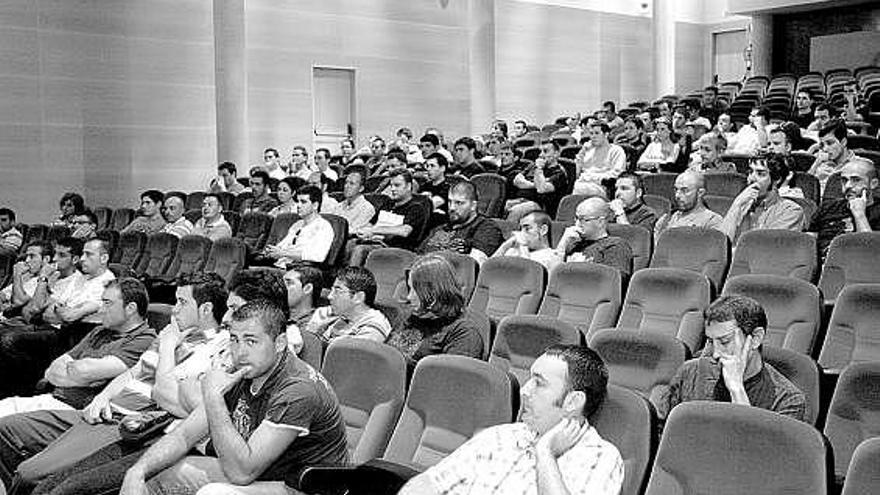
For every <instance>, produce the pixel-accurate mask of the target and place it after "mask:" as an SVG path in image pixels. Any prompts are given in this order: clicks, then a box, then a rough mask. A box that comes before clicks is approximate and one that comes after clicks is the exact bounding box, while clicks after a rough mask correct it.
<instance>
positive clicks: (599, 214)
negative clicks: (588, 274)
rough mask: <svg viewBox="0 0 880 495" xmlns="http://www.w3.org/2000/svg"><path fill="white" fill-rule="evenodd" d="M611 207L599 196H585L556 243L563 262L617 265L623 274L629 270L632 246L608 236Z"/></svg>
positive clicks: (618, 238) (630, 267) (628, 272)
mask: <svg viewBox="0 0 880 495" xmlns="http://www.w3.org/2000/svg"><path fill="white" fill-rule="evenodd" d="M609 213H610V209H609V208H608V203H606V202H605V200H604V199H602V198H587V199H585V200H583V201H582V202H581V203H580V204H579V205H578V206H577V208H576V209H575V224H574V225H572V226H570V227H566V229H565V231H564V232H563V233H562V237H561V238H560V239H559V244H558V245H557V246H556V253H557V254H558V255H559V257H560V258H561V259H564V260H565V261H589V262H593V263H599V264H602V265H607V266H610V267H612V268H616V269H617V270H618V271H619V272H620V273H621V275H623V276H624V277H626V276H628V275H629V274H630V273H632V248H630V246H629V244H628V243H627V242H626V241H625V240H623V239H621V238H620V237H615V236H612V235H608V229H607V226H606V225H607V221H608V220H607V219H608V214H609Z"/></svg>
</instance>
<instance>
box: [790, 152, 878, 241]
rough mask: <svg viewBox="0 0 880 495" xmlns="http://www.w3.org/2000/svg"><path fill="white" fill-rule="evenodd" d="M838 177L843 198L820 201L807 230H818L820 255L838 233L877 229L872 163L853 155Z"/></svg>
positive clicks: (874, 174)
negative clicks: (820, 203)
mask: <svg viewBox="0 0 880 495" xmlns="http://www.w3.org/2000/svg"><path fill="white" fill-rule="evenodd" d="M840 177H841V179H842V188H843V196H844V197H842V198H839V199H832V200H828V201H823V202H822V205H821V206H820V207H819V210H818V211H817V212H816V215H815V216H814V217H813V221H812V223H811V224H810V227H809V228H808V229H807V230H808V231H810V232H816V233H818V245H819V254H820V256H821V257H822V258H824V257H825V254H826V252H827V251H828V246H829V245H830V244H831V241H832V240H833V239H834V238H835V237H837V236H838V235H840V234H844V233H846V232H871V231H877V230H880V204H878V203H876V202H875V201H874V191H875V190H876V189H877V186H878V185H880V181H878V179H877V169H876V168H875V167H874V164H873V163H871V161H870V160H867V159H864V158H859V157H853V158H852V159H850V160H849V161H848V162H846V164H845V165H844V166H843V169H842V170H841V172H840Z"/></svg>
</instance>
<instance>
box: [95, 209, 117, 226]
mask: <svg viewBox="0 0 880 495" xmlns="http://www.w3.org/2000/svg"><path fill="white" fill-rule="evenodd" d="M92 211H93V212H94V213H95V218H97V219H98V225H97V226H96V227H95V229H97V230H103V229H106V228H107V227H109V226H110V218H111V217H112V216H113V210H112V209H110V208H108V207H106V206H98V207H96V208H95V209H94V210H92Z"/></svg>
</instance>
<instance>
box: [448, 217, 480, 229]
mask: <svg viewBox="0 0 880 495" xmlns="http://www.w3.org/2000/svg"><path fill="white" fill-rule="evenodd" d="M480 216H481V215H480V214H479V213H476V214H475V215H474V216H473V218H471V219H470V220H468V221H467V222H464V223H456V224H453V223H448V224H447V227H448V228H449V230H461V229H463V228H465V227H467V226H469V225H471V224H473V223H474V222H476V221H477V220H478V219H479V218H480Z"/></svg>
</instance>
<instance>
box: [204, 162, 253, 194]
mask: <svg viewBox="0 0 880 495" xmlns="http://www.w3.org/2000/svg"><path fill="white" fill-rule="evenodd" d="M237 174H238V171H237V170H236V167H235V164H234V163H232V162H223V163H221V164H220V165H217V177H214V178H213V179H211V184H210V185H209V186H208V192H211V193H215V194H216V193H221V192H230V193H232V194H235V195H236V196H238V195H239V194H241V193H242V192H244V186H243V185H242V184H241V183H240V182H238V177H237Z"/></svg>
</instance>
